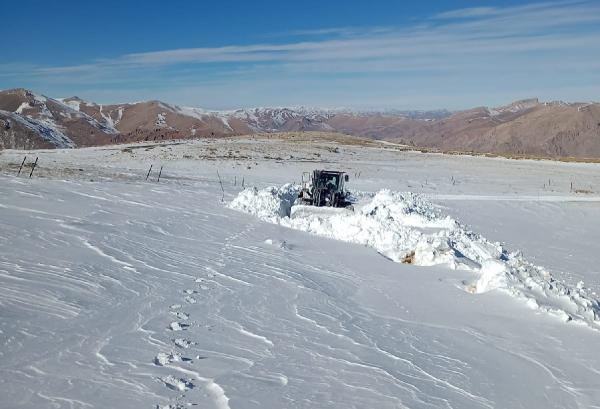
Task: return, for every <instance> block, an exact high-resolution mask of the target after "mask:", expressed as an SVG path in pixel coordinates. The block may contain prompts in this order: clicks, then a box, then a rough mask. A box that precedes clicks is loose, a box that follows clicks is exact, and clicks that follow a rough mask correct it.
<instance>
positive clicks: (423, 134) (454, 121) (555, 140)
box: [0, 88, 600, 158]
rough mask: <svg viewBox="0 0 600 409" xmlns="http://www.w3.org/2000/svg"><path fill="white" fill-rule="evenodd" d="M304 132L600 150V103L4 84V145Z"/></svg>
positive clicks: (520, 148) (587, 152)
mask: <svg viewBox="0 0 600 409" xmlns="http://www.w3.org/2000/svg"><path fill="white" fill-rule="evenodd" d="M301 131H324V132H341V133H346V134H349V135H353V136H360V137H367V138H372V139H378V140H386V141H390V142H397V143H402V144H407V145H411V146H414V147H423V148H431V149H437V150H441V151H446V150H453V151H468V152H480V153H494V154H519V155H522V154H523V155H525V154H529V155H541V156H550V157H570V156H573V157H579V158H582V157H586V158H598V157H600V104H598V103H594V102H591V103H590V102H572V103H570V102H563V101H550V102H540V101H539V100H538V99H537V98H529V99H522V100H517V101H514V102H512V103H509V104H507V105H503V106H499V107H484V106H482V107H475V108H471V109H467V110H463V111H456V112H450V111H447V110H433V111H418V110H412V111H410V110H406V111H400V110H382V111H372V110H367V111H360V110H349V109H345V108H339V109H321V108H315V107H304V106H299V107H298V106H297V107H255V108H244V109H236V110H224V111H218V110H206V109H203V108H195V107H185V106H178V105H173V104H168V103H165V102H162V101H158V100H151V101H140V102H132V103H120V104H97V103H94V102H90V101H85V100H83V99H81V98H79V97H76V96H73V97H68V98H57V99H54V98H50V97H46V96H43V95H41V94H36V93H34V92H32V91H29V90H26V89H23V88H17V89H11V90H4V91H0V149H2V148H3V149H9V148H20V149H34V148H38V147H40V148H41V147H43V148H51V147H57V148H69V147H84V146H95V145H105V144H110V143H124V142H134V141H142V140H144V141H148V140H169V139H186V138H197V137H224V136H236V135H246V134H253V133H264V132H267V133H268V132H301Z"/></svg>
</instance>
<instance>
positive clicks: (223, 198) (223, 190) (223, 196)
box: [217, 169, 225, 202]
mask: <svg viewBox="0 0 600 409" xmlns="http://www.w3.org/2000/svg"><path fill="white" fill-rule="evenodd" d="M217 177H218V178H219V184H220V185H221V192H222V193H223V195H222V196H221V202H223V201H225V189H223V182H222V181H221V175H219V170H218V169H217Z"/></svg>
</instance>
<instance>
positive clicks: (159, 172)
mask: <svg viewBox="0 0 600 409" xmlns="http://www.w3.org/2000/svg"><path fill="white" fill-rule="evenodd" d="M163 166H164V165H161V167H160V170H159V171H158V179H156V182H160V175H162V168H163Z"/></svg>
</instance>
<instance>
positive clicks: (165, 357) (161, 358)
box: [154, 352, 192, 366]
mask: <svg viewBox="0 0 600 409" xmlns="http://www.w3.org/2000/svg"><path fill="white" fill-rule="evenodd" d="M173 362H192V358H186V357H183V356H181V354H179V353H177V352H171V353H170V354H165V353H164V352H160V353H159V354H158V355H156V357H155V358H154V364H155V365H158V366H165V365H168V364H170V363H173Z"/></svg>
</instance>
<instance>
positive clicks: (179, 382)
mask: <svg viewBox="0 0 600 409" xmlns="http://www.w3.org/2000/svg"><path fill="white" fill-rule="evenodd" d="M159 379H160V380H161V381H162V382H163V383H164V384H165V386H166V387H167V388H169V389H171V390H174V391H180V392H184V391H187V390H188V389H193V388H194V386H195V385H194V384H193V383H192V382H191V381H190V380H188V379H184V378H176V377H174V376H172V375H169V376H165V377H163V378H159Z"/></svg>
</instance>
